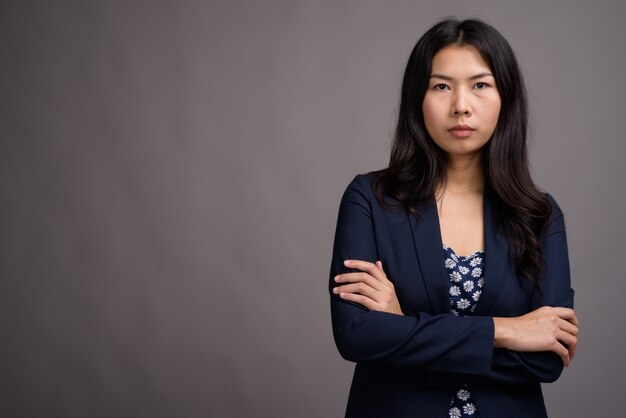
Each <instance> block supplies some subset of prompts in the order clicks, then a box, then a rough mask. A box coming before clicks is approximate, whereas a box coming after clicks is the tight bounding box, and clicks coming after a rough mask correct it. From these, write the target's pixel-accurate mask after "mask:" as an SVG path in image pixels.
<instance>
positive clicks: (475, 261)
mask: <svg viewBox="0 0 626 418" xmlns="http://www.w3.org/2000/svg"><path fill="white" fill-rule="evenodd" d="M482 261H483V259H482V258H480V257H476V258H474V259H472V261H470V266H472V267H476V266H477V265H479V264H480V263H481V262H482Z"/></svg>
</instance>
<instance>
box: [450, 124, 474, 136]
mask: <svg viewBox="0 0 626 418" xmlns="http://www.w3.org/2000/svg"><path fill="white" fill-rule="evenodd" d="M449 132H450V133H451V134H452V135H454V136H456V137H457V138H467V137H468V136H470V135H471V134H472V132H474V129H472V127H470V126H468V125H456V126H453V127H452V128H450V129H449Z"/></svg>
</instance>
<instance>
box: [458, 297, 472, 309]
mask: <svg viewBox="0 0 626 418" xmlns="http://www.w3.org/2000/svg"><path fill="white" fill-rule="evenodd" d="M469 306H470V303H469V300H467V299H465V298H463V299H461V300H460V301H458V302H457V303H456V307H457V308H459V309H467V308H469Z"/></svg>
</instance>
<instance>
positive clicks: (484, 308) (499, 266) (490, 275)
mask: <svg viewBox="0 0 626 418" xmlns="http://www.w3.org/2000/svg"><path fill="white" fill-rule="evenodd" d="M489 195H490V192H489V191H488V190H487V189H485V200H484V229H485V232H484V234H485V270H484V275H483V277H484V279H485V284H484V287H483V291H482V293H481V295H480V299H479V300H478V303H477V305H476V311H475V312H474V315H487V314H488V313H489V311H490V310H491V307H492V306H493V304H494V302H495V301H496V299H497V297H498V293H500V289H501V288H502V283H503V282H504V279H505V273H506V272H505V270H506V266H507V263H508V258H509V245H508V240H507V239H506V237H505V236H504V234H502V233H501V232H500V231H498V228H497V223H496V213H495V210H494V208H493V206H492V203H491V199H490V196H489Z"/></svg>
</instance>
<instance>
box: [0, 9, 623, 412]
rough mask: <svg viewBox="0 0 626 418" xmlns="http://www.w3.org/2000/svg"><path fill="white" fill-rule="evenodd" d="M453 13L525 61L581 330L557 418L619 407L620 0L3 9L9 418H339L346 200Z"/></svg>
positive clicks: (0, 389)
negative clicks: (335, 276)
mask: <svg viewBox="0 0 626 418" xmlns="http://www.w3.org/2000/svg"><path fill="white" fill-rule="evenodd" d="M451 14H452V15H457V16H460V17H482V18H484V19H486V20H487V21H488V22H490V23H492V24H493V25H494V26H496V27H497V28H499V29H500V30H501V31H502V33H503V34H504V35H505V36H506V37H507V39H508V40H509V41H510V43H511V44H512V46H513V47H514V49H515V50H516V52H517V54H518V56H519V60H520V62H521V65H522V68H523V71H524V73H525V77H526V81H527V84H528V86H529V92H530V98H531V104H532V109H533V127H534V128H533V135H532V148H531V149H532V165H533V169H534V173H535V177H536V180H537V182H538V184H540V185H541V187H543V188H545V189H547V190H549V191H550V192H551V193H552V194H553V195H554V196H555V197H556V198H557V199H558V201H559V203H560V204H561V206H562V208H563V209H564V211H565V214H566V220H567V225H568V234H569V243H570V252H571V265H572V280H573V286H574V287H575V289H576V291H577V299H576V307H577V313H578V315H579V318H580V320H581V322H582V329H581V340H580V346H579V351H578V355H577V357H576V359H575V361H574V362H573V366H572V367H571V368H570V369H567V370H566V371H565V372H564V374H563V376H562V377H561V379H560V380H559V381H558V382H557V383H556V384H552V385H546V386H545V392H546V401H547V404H548V408H549V411H550V412H551V416H552V417H588V416H594V417H612V416H619V415H621V414H623V398H624V397H623V395H622V393H623V390H624V383H626V382H625V378H624V375H625V373H626V367H625V366H626V360H625V358H626V356H625V355H624V354H623V347H624V344H625V342H626V338H625V337H626V336H625V331H624V329H625V327H624V318H625V313H626V312H625V308H624V294H625V292H626V284H625V280H624V275H623V273H622V272H623V264H622V263H623V262H624V256H623V254H624V253H625V251H626V245H625V239H624V237H625V232H626V231H625V227H624V225H625V222H624V219H623V214H624V212H625V207H624V185H623V179H624V177H625V174H626V168H625V167H626V164H625V163H624V161H623V160H624V155H625V151H626V145H625V140H624V125H623V123H624V120H625V112H626V106H625V103H626V87H625V86H626V83H624V74H626V62H625V56H624V44H626V33H625V31H624V29H623V20H624V18H625V17H626V7H625V6H624V3H623V2H621V1H618V0H615V1H594V2H587V1H550V2H544V1H525V2H521V1H507V2H501V1H495V0H481V1H472V2H469V1H467V2H462V1H443V0H431V1H421V2H417V1H395V2H382V1H381V2H375V1H351V2H336V1H306V2H305V1H283V2H278V1H265V2H256V1H245V2H243V1H232V2H227V1H222V2H201V1H187V2H176V1H173V0H172V1H169V2H166V1H158V2H155V1H147V0H145V1H104V0H103V1H74V2H72V1H54V2H52V1H40V2H31V1H6V0H4V1H3V2H2V3H1V4H0V75H1V77H0V198H1V202H0V416H2V417H207V416H212V417H248V416H256V417H322V416H323V417H338V416H341V415H342V414H343V411H344V405H345V401H346V398H347V393H348V388H349V382H350V377H351V371H352V365H351V364H350V363H348V362H345V361H343V360H342V359H341V358H340V356H339V355H338V353H337V352H336V349H335V347H334V344H333V341H332V335H331V327H330V316H329V309H328V295H327V293H326V281H327V275H328V270H329V263H330V255H331V247H332V238H333V233H334V227H335V221H336V215H337V208H338V204H339V199H340V196H341V193H342V192H343V190H344V188H345V186H346V185H347V183H348V182H349V181H350V180H351V179H352V177H353V176H354V175H355V174H357V173H360V172H366V171H370V170H374V169H379V168H382V167H383V166H384V165H385V164H386V162H387V158H388V152H389V143H390V135H391V132H392V130H393V125H394V118H395V114H396V109H397V103H398V93H399V89H400V81H401V77H402V72H403V70H404V65H405V63H406V59H407V57H408V55H409V53H410V51H411V48H412V47H413V45H414V43H415V41H416V40H417V38H418V37H419V36H420V35H421V34H422V33H423V32H424V31H425V30H426V29H427V28H428V27H430V26H431V25H432V24H433V23H434V22H435V21H436V20H438V19H439V18H441V17H443V16H446V15H451ZM442 413H443V414H444V415H445V412H443V411H442Z"/></svg>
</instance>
